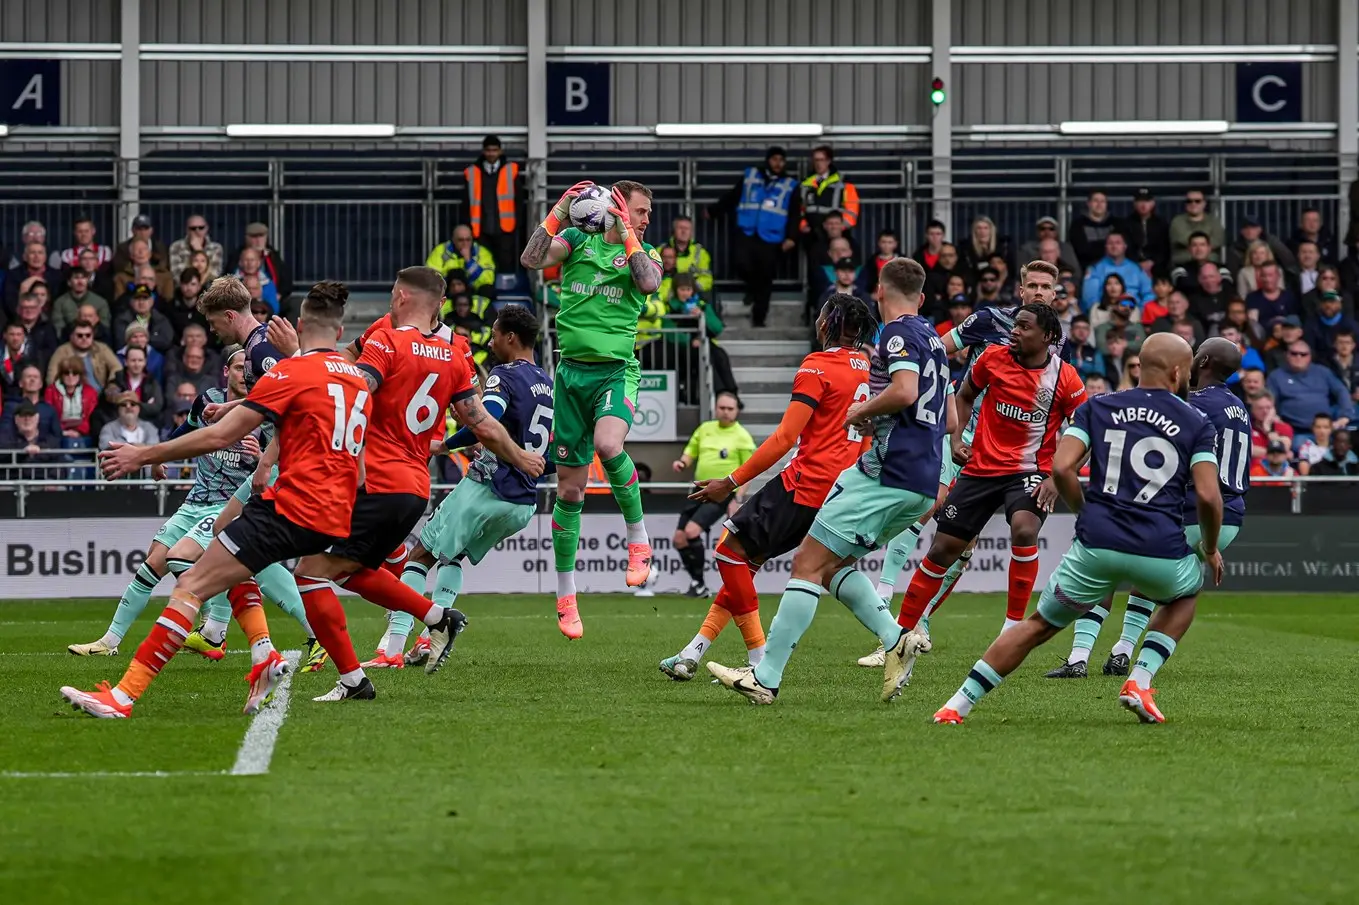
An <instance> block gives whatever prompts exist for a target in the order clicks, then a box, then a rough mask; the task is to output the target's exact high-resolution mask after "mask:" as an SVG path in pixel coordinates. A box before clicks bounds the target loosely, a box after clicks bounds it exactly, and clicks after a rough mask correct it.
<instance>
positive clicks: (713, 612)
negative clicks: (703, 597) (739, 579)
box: [698, 588, 731, 641]
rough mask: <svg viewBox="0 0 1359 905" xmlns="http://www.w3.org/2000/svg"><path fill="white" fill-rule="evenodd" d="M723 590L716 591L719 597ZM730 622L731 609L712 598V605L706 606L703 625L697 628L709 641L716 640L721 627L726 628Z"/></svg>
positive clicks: (720, 632)
mask: <svg viewBox="0 0 1359 905" xmlns="http://www.w3.org/2000/svg"><path fill="white" fill-rule="evenodd" d="M725 590H726V589H725V588H723V589H722V590H721V591H718V592H717V596H718V598H719V599H720V598H721V597H722V594H723V592H724V591H725ZM730 622H731V611H730V610H728V609H727V608H726V607H724V606H722V605H721V604H720V603H718V602H717V601H716V600H714V601H713V605H712V606H710V607H708V615H707V616H705V617H703V627H702V628H700V629H699V630H698V633H699V634H700V635H702V636H703V637H704V638H707V639H708V640H709V641H716V640H717V636H718V635H720V634H722V629H724V628H726V627H727V625H728V624H730Z"/></svg>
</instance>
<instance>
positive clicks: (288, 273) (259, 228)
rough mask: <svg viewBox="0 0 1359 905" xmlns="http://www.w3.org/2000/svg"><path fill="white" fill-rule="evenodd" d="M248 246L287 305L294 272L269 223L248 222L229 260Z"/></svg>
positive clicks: (205, 278)
mask: <svg viewBox="0 0 1359 905" xmlns="http://www.w3.org/2000/svg"><path fill="white" fill-rule="evenodd" d="M247 248H253V249H255V251H257V252H259V256H260V272H261V273H262V274H263V275H264V276H265V277H266V278H267V279H268V280H269V282H271V283H273V284H274V288H275V290H276V291H277V293H278V303H279V306H280V307H286V306H287V303H288V297H289V296H291V295H292V294H293V272H292V270H290V269H289V268H288V264H287V262H286V261H284V260H283V255H281V254H279V253H278V249H276V248H274V246H272V245H270V244H269V226H268V224H266V223H261V222H259V221H258V220H257V221H255V222H254V223H251V224H248V225H247V226H246V228H245V244H244V245H242V246H241V247H240V248H238V249H236V250H235V251H234V252H233V253H232V255H231V258H230V259H229V260H232V261H239V260H240V259H241V252H243V251H245V250H246V249H247ZM189 266H190V267H192V268H194V269H195V270H197V271H198V272H199V274H201V276H202V279H201V280H200V281H199V282H200V283H202V285H203V286H207V285H208V284H209V283H211V282H212V281H213V280H214V279H216V277H217V271H216V270H215V269H213V268H212V267H211V262H209V267H208V268H207V270H204V269H203V268H202V267H200V266H199V265H198V264H197V263H195V262H194V261H193V260H192V259H190V261H189ZM516 266H517V262H516Z"/></svg>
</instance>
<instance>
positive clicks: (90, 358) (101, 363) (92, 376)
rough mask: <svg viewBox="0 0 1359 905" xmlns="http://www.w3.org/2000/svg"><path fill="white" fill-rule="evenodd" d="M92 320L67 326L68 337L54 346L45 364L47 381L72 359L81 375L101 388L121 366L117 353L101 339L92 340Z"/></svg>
mask: <svg viewBox="0 0 1359 905" xmlns="http://www.w3.org/2000/svg"><path fill="white" fill-rule="evenodd" d="M94 326H95V325H94V324H92V323H90V322H88V321H77V322H76V325H75V328H74V329H72V330H71V339H70V341H69V342H67V343H63V344H62V345H60V346H58V347H57V351H56V352H54V353H52V360H51V362H50V363H49V364H48V365H47V382H48V383H49V384H50V383H55V382H56V380H57V377H58V375H60V373H61V371H62V368H63V366H65V365H66V363H67V362H68V361H72V360H74V361H75V363H76V369H77V370H78V371H79V372H80V374H81V375H82V377H83V379H84V380H85V382H86V383H88V384H89V385H90V386H92V387H94V388H95V389H96V390H98V389H101V388H102V387H103V386H104V384H106V383H108V382H109V379H110V378H112V377H113V375H114V374H117V373H118V372H119V371H120V370H122V365H120V364H119V362H118V356H117V355H114V354H113V350H112V349H110V348H109V347H108V346H106V345H105V344H104V343H101V342H96V341H95V338H94Z"/></svg>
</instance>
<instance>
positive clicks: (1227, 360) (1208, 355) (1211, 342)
mask: <svg viewBox="0 0 1359 905" xmlns="http://www.w3.org/2000/svg"><path fill="white" fill-rule="evenodd" d="M1239 370H1241V347H1240V346H1238V345H1237V344H1236V343H1234V342H1232V341H1231V340H1230V339H1224V338H1223V337H1221V336H1214V337H1213V338H1212V339H1207V340H1204V342H1203V345H1201V346H1199V350H1198V352H1197V353H1196V354H1195V356H1194V380H1195V382H1196V383H1197V382H1198V375H1199V374H1201V373H1207V374H1209V375H1211V376H1212V377H1213V379H1214V380H1216V381H1217V382H1218V383H1226V382H1227V380H1228V378H1230V377H1231V376H1232V375H1233V374H1235V373H1236V372H1237V371H1239Z"/></svg>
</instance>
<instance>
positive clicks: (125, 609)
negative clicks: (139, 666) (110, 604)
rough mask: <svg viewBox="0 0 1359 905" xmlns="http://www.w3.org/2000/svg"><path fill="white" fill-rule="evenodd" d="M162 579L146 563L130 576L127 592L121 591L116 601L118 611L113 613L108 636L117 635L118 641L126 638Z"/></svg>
mask: <svg viewBox="0 0 1359 905" xmlns="http://www.w3.org/2000/svg"><path fill="white" fill-rule="evenodd" d="M162 577H164V576H161V575H157V574H156V572H155V570H154V569H152V568H151V567H150V566H149V565H147V564H146V563H142V564H141V565H140V566H138V567H137V571H136V572H134V573H133V574H132V580H131V581H130V582H128V584H127V590H125V591H123V596H122V598H121V599H120V600H119V601H118V609H116V610H114V611H113V621H112V622H110V623H109V631H108V633H109V634H110V635H117V636H118V640H119V641H122V640H123V638H124V637H126V636H127V631H128V629H130V628H132V623H134V622H136V621H137V617H138V616H140V615H141V614H142V610H144V609H146V602H147V601H148V600H150V599H151V592H152V591H154V590H155V589H156V585H157V584H159V583H160V580H161V578H162Z"/></svg>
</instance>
